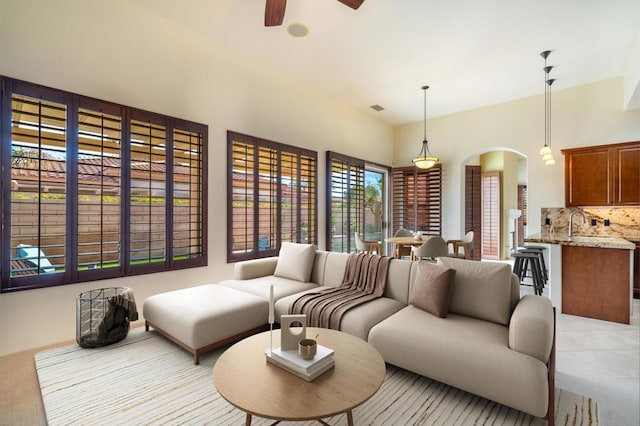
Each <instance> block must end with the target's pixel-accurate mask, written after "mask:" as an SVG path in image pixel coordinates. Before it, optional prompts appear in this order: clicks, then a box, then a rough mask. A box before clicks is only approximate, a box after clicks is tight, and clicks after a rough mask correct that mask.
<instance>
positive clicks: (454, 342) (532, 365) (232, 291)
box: [143, 244, 555, 424]
mask: <svg viewBox="0 0 640 426" xmlns="http://www.w3.org/2000/svg"><path fill="white" fill-rule="evenodd" d="M348 257H349V254H345V253H333V252H326V251H321V250H316V249H315V247H313V246H308V245H296V244H290V245H289V244H284V245H283V247H282V249H281V251H280V256H278V257H273V258H265V259H257V260H250V261H245V262H239V263H237V264H236V265H235V269H234V278H233V279H231V280H226V281H223V282H221V283H219V284H211V285H207V286H200V287H194V288H191V289H184V290H177V291H175V292H169V293H163V294H160V295H156V296H152V297H150V298H149V299H147V300H146V301H145V303H144V307H143V315H144V317H145V320H146V321H147V328H148V327H149V326H151V327H154V328H156V329H158V330H159V331H161V332H162V333H163V334H165V335H166V336H167V337H169V338H171V339H172V340H173V341H175V342H176V343H178V344H180V345H181V346H183V347H184V348H185V349H187V350H190V351H191V352H193V353H194V355H195V357H196V363H197V359H198V356H199V355H200V354H201V353H203V352H205V351H207V350H210V349H212V348H214V347H217V346H219V345H220V344H223V343H227V342H229V341H232V340H234V339H237V338H240V337H242V336H244V335H247V334H251V333H253V332H256V331H258V330H260V329H261V328H264V326H265V325H266V319H267V315H268V305H269V303H268V300H269V292H270V285H272V284H273V286H274V289H275V290H274V293H275V299H276V303H275V314H276V322H277V321H278V318H279V317H280V315H282V314H287V313H289V309H290V306H291V305H292V304H293V302H294V301H295V300H296V299H297V298H298V297H299V296H300V295H301V294H303V293H307V292H313V291H317V290H318V289H322V288H327V287H337V286H339V285H340V284H341V283H342V278H343V275H344V271H345V268H346V265H347V260H348ZM426 263H427V262H426V261H420V262H411V261H407V260H399V259H393V260H391V262H390V264H389V269H388V274H387V282H386V287H385V290H384V294H383V297H380V298H378V299H375V300H373V301H370V302H367V303H366V304H364V305H361V306H358V307H355V308H353V309H352V310H350V311H348V312H347V313H346V314H345V315H344V316H343V318H342V320H341V325H340V329H341V330H342V331H344V332H347V333H350V334H352V335H355V336H358V337H360V338H361V339H363V340H366V341H368V342H369V343H370V344H371V345H373V346H374V347H375V348H376V349H377V350H378V351H379V352H380V354H381V355H382V356H383V358H384V359H385V361H386V362H388V363H390V364H393V365H395V366H398V367H401V368H404V369H407V370H410V371H413V372H415V373H418V374H421V375H424V376H427V377H430V378H432V379H435V380H438V381H440V382H443V383H446V384H448V385H451V386H454V387H457V388H460V389H463V390H465V391H468V392H471V393H474V394H477V395H479V396H482V397H485V398H487V399H490V400H494V401H497V402H499V403H501V404H504V405H506V406H509V407H513V408H515V409H518V410H521V411H523V412H525V413H528V414H531V415H533V416H537V417H545V418H547V419H548V420H549V424H553V411H554V407H553V401H554V374H555V366H554V364H555V315H554V310H553V307H552V305H551V302H550V300H549V299H547V298H544V297H541V296H534V295H526V296H524V297H522V298H521V297H520V286H519V281H518V279H517V277H515V275H513V274H512V273H511V270H510V268H509V266H508V265H506V264H501V263H493V262H478V261H471V260H463V259H454V258H439V259H438V263H437V267H435V268H434V267H432V266H428V265H426ZM436 269H437V271H438V273H439V272H441V271H443V270H448V272H450V273H449V274H447V276H448V277H449V278H448V279H444V280H443V279H442V277H443V276H444V275H440V279H439V280H436V278H434V277H436V276H437V274H435V275H434V272H433V271H434V270H436ZM451 270H454V271H455V272H452V271H451ZM434 280H435V281H439V283H440V285H441V284H442V283H443V282H446V281H448V282H449V285H448V287H447V288H448V289H449V290H448V291H444V292H443V291H442V288H439V289H438V288H436V290H435V291H434V290H433V289H432V288H430V287H429V286H430V285H431V284H430V282H432V281H434ZM443 295H444V297H443ZM432 299H439V300H441V301H444V302H445V305H446V306H444V310H443V307H442V306H439V307H435V309H436V310H435V311H434V307H433V306H432V305H433V304H432V303H431V302H432ZM425 301H426V303H424V302H425ZM167 305H171V306H169V307H167ZM194 306H195V312H196V314H195V315H190V314H187V313H188V312H190V310H189V309H187V308H189V307H191V308H194ZM176 307H177V308H178V309H177V310H176ZM171 312H174V314H173V315H172V314H171ZM175 312H177V314H175ZM185 314H186V315H185ZM185 316H186V317H187V318H186V319H185V318H184V317H185ZM230 316H232V317H233V321H231V320H229V318H230ZM167 318H169V319H167ZM234 324H239V325H238V326H234ZM212 330H213V331H212ZM548 413H551V415H547V414H548Z"/></svg>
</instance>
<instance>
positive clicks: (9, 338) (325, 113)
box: [0, 0, 393, 355]
mask: <svg viewBox="0 0 640 426" xmlns="http://www.w3.org/2000/svg"><path fill="white" fill-rule="evenodd" d="M0 58H2V60H1V61H0V74H2V75H5V76H9V77H14V78H19V79H22V80H26V81H31V82H34V83H39V84H43V85H46V86H51V87H54V88H57V89H63V90H68V91H71V92H74V93H79V94H82V95H87V96H91V97H95V98H99V99H104V100H108V101H113V102H117V103H121V104H125V105H128V106H132V107H137V108H142V109H146V110H150V111H154V112H158V113H162V114H167V115H172V116H175V117H179V118H184V119H187V120H192V121H196V122H200V123H205V124H208V126H209V147H210V150H209V194H208V195H209V210H208V220H209V235H208V237H209V259H208V260H209V266H208V267H206V268H195V269H190V270H183V271H176V272H168V273H160V274H151V275H146V276H138V277H132V278H126V279H117V280H105V281H97V282H92V283H85V284H76V285H69V286H62V287H55V288H49V289H39V290H30V291H21V292H16V293H10V294H6V293H5V294H0V323H1V324H3V326H2V327H0V355H2V354H7V353H12V352H15V351H19V350H22V349H26V348H32V347H36V346H41V345H44V344H48V343H53V342H59V341H62V340H66V339H73V338H74V337H75V298H76V296H77V295H78V294H79V293H81V292H83V291H86V290H88V289H94V288H100V287H109V286H119V285H125V286H130V287H132V288H133V289H134V293H135V296H136V299H137V302H138V308H139V309H141V308H142V302H144V300H145V299H146V298H147V297H148V296H150V295H152V294H155V293H158V292H162V291H166V290H171V289H175V288H181V287H188V286H193V285H197V284H201V283H207V282H216V281H219V280H222V279H225V278H230V277H231V275H232V270H233V266H232V265H227V263H226V248H225V243H224V242H225V241H226V162H225V156H226V131H227V130H228V129H229V130H234V131H237V132H241V133H246V134H250V135H254V136H259V137H263V138H266V139H270V140H274V141H278V142H282V143H286V144H291V145H297V146H301V147H305V148H309V149H313V150H316V151H318V160H319V161H318V163H319V185H318V189H319V192H318V216H319V223H318V225H319V229H318V234H319V236H320V241H319V245H320V247H324V244H325V241H324V235H325V227H324V222H325V207H324V205H325V203H324V184H323V182H324V167H325V151H326V150H334V151H337V152H341V153H344V154H348V155H352V156H356V157H360V158H366V159H368V160H370V161H374V162H377V163H380V164H389V165H390V162H391V161H390V160H391V158H392V156H393V147H392V144H393V131H392V129H391V128H390V127H388V126H386V125H384V124H381V123H379V122H377V121H376V120H373V119H371V118H369V117H367V116H365V115H363V114H361V113H359V112H356V111H355V110H353V109H350V108H348V107H345V106H344V105H342V104H338V103H337V102H335V101H334V100H332V99H330V98H328V97H326V96H323V95H321V94H319V93H318V92H315V91H314V90H312V89H310V88H308V87H307V86H305V85H302V84H299V83H298V82H296V81H294V80H291V79H285V78H283V77H282V76H280V75H279V74H277V73H275V72H272V71H270V70H269V68H268V66H267V65H265V64H262V63H254V62H251V61H249V60H247V59H245V58H243V57H240V56H238V55H237V54H235V53H234V52H229V51H226V50H223V49H221V48H219V47H218V46H216V45H213V44H211V43H207V42H205V41H203V40H202V39H201V38H199V37H197V36H196V35H194V34H193V33H192V32H190V31H188V30H185V29H183V28H180V27H177V26H174V25H172V24H170V23H168V22H167V21H165V20H164V19H162V18H160V17H158V16H155V15H152V14H150V13H149V12H148V11H146V9H143V8H140V7H138V6H136V5H134V4H132V3H130V2H127V1H108V2H107V1H90V2H87V1H80V0H77V1H70V0H56V1H55V2H48V1H38V2H30V1H29V2H27V1H21V0H15V1H14V0H3V1H2V2H1V3H0Z"/></svg>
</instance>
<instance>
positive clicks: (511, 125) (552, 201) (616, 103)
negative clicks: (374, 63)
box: [393, 78, 640, 238]
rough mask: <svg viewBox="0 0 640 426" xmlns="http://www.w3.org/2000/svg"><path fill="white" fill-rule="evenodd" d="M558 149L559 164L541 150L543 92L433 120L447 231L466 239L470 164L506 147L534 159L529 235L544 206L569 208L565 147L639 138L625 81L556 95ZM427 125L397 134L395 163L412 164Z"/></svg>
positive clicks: (639, 113)
mask: <svg viewBox="0 0 640 426" xmlns="http://www.w3.org/2000/svg"><path fill="white" fill-rule="evenodd" d="M551 102H552V114H553V115H552V120H553V121H552V139H551V148H552V150H553V153H554V155H555V158H556V162H557V164H556V165H555V166H545V165H544V163H543V162H542V160H541V158H540V155H539V154H538V152H539V151H540V148H541V147H542V145H543V143H544V95H542V94H541V95H539V96H532V97H529V98H523V99H518V100H515V101H512V102H507V103H503V104H498V105H492V106H488V107H484V108H478V109H474V110H470V111H464V112H460V113H456V114H451V115H447V116H442V117H436V118H433V119H430V120H428V121H427V137H428V139H429V149H430V150H431V152H432V153H433V154H434V155H436V156H438V157H440V160H441V161H442V163H443V194H444V195H443V234H444V237H445V238H456V237H458V236H459V235H461V232H462V230H463V229H462V228H463V225H464V217H463V215H462V214H461V212H462V211H463V208H464V206H463V199H464V198H463V197H464V187H463V185H462V182H464V181H463V180H462V178H463V176H464V164H465V163H467V161H469V160H472V159H475V158H477V156H478V155H480V154H482V153H485V152H490V151H496V150H505V151H512V152H515V153H517V154H521V155H523V156H525V157H526V158H527V175H528V176H527V182H528V194H529V221H528V222H529V230H528V232H529V233H534V232H538V231H539V230H540V229H539V223H540V209H541V208H542V207H561V206H564V163H563V156H562V154H561V153H560V149H564V148H573V147H579V146H591V145H600V144H607V143H616V142H626V141H636V140H640V109H635V110H628V111H625V110H623V79H622V78H619V79H613V80H606V81H601V82H597V83H593V84H589V85H584V86H578V87H574V88H570V89H564V90H558V91H554V92H552V95H551ZM422 130H423V129H422V122H417V123H412V124H408V125H405V126H399V127H396V128H395V129H394V131H395V145H394V156H393V165H394V166H406V165H409V164H411V158H412V157H414V156H415V155H417V154H418V151H419V150H420V146H421V141H422Z"/></svg>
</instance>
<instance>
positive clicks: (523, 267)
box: [511, 251, 544, 296]
mask: <svg viewBox="0 0 640 426" xmlns="http://www.w3.org/2000/svg"><path fill="white" fill-rule="evenodd" d="M511 256H512V257H513V258H515V262H514V264H513V273H514V274H516V276H517V277H518V279H519V280H520V285H530V284H524V283H523V282H522V281H523V280H524V278H525V277H526V276H527V270H528V269H529V267H531V277H532V279H533V291H534V293H535V294H536V295H539V296H541V295H542V291H543V290H544V278H543V275H542V266H541V265H540V256H538V254H537V253H522V252H520V251H518V252H517V253H514V254H512V255H511Z"/></svg>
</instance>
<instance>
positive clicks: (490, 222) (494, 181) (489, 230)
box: [481, 172, 501, 259]
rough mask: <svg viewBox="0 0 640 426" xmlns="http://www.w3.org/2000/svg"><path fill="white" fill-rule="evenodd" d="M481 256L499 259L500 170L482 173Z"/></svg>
mask: <svg viewBox="0 0 640 426" xmlns="http://www.w3.org/2000/svg"><path fill="white" fill-rule="evenodd" d="M481 181H482V258H483V259H500V198H501V196H500V172H487V173H482V176H481Z"/></svg>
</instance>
